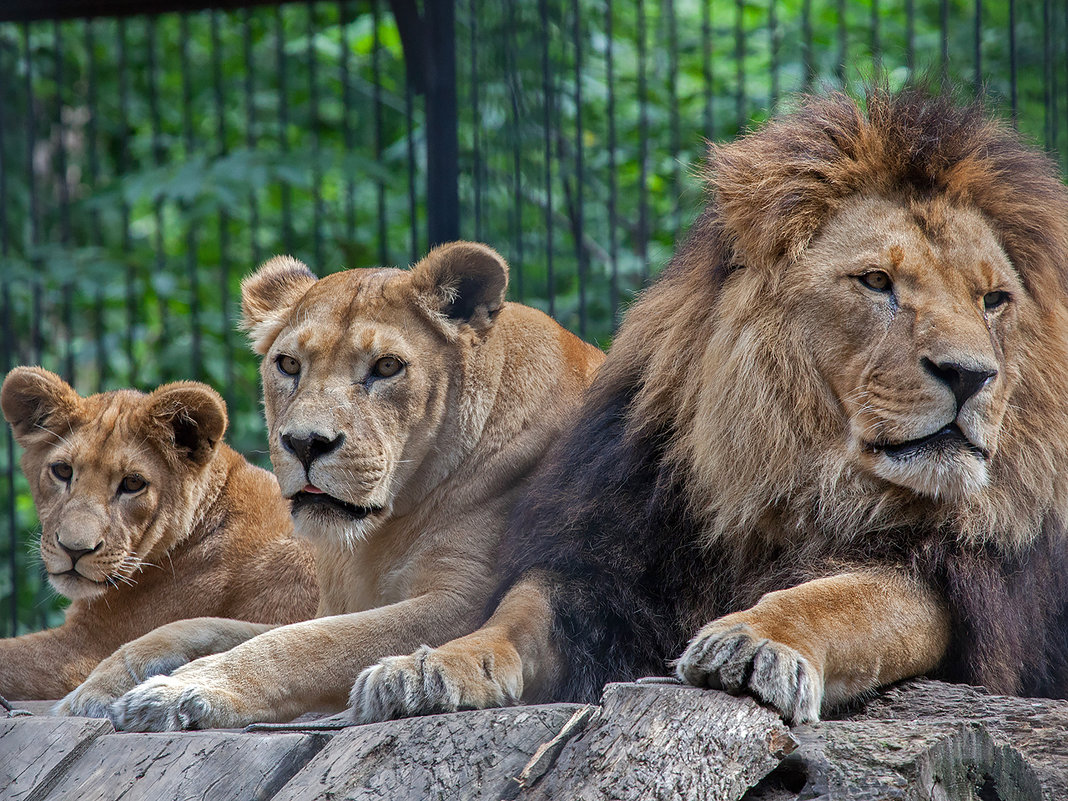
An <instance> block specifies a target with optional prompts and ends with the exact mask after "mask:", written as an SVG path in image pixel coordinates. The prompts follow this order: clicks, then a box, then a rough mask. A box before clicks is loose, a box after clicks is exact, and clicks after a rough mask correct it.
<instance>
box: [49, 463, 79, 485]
mask: <svg viewBox="0 0 1068 801" xmlns="http://www.w3.org/2000/svg"><path fill="white" fill-rule="evenodd" d="M49 469H50V470H51V471H52V475H54V476H55V477H56V478H58V479H59V480H60V481H64V482H66V481H70V479H71V476H73V475H74V468H73V467H71V466H70V465H69V464H67V463H66V462H53V463H52V464H50V465H49Z"/></svg>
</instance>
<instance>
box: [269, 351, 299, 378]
mask: <svg viewBox="0 0 1068 801" xmlns="http://www.w3.org/2000/svg"><path fill="white" fill-rule="evenodd" d="M274 363H275V364H277V365H278V369H279V370H280V371H281V372H282V373H284V374H285V375H290V376H292V375H297V374H298V373H299V372H300V362H298V361H297V360H296V359H294V358H293V357H292V356H286V355H285V354H284V353H283V354H282V355H281V356H279V357H278V358H277V359H275V360H274Z"/></svg>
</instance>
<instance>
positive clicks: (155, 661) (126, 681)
mask: <svg viewBox="0 0 1068 801" xmlns="http://www.w3.org/2000/svg"><path fill="white" fill-rule="evenodd" d="M139 657H140V654H139V653H138V652H137V651H136V650H132V649H130V648H129V647H123V648H120V649H119V650H118V651H116V652H115V653H114V654H112V655H111V656H109V657H108V658H107V659H105V660H104V661H103V662H101V663H100V664H99V665H97V666H96V668H95V669H94V670H93V672H92V673H90V674H89V676H88V677H87V678H86V679H85V681H83V682H82V683H81V684H80V685H79V686H78V687H76V688H75V689H74V690H72V691H71V692H70V693H68V694H67V695H66V696H65V697H64V698H63V699H62V700H61V701H60V702H59V703H57V704H56V705H55V706H54V707H53V708H52V714H54V715H77V716H80V717H87V718H106V717H107V716H108V707H109V706H111V704H112V703H113V702H114V701H115V700H116V699H118V698H120V697H121V696H123V695H124V694H125V693H128V692H129V691H130V690H132V689H133V688H134V687H136V686H137V685H138V684H140V683H141V682H143V681H144V680H145V679H148V678H151V677H152V676H158V675H160V674H167V673H170V672H171V671H172V670H174V669H175V668H177V667H180V666H181V665H183V664H184V663H185V662H186V660H185V659H184V658H182V657H180V656H176V657H174V658H150V659H142V658H139Z"/></svg>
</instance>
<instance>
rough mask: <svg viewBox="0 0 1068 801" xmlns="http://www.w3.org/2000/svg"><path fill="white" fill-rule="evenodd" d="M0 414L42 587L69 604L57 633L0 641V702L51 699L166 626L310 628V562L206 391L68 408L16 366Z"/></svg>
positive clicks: (95, 398) (274, 494)
mask: <svg viewBox="0 0 1068 801" xmlns="http://www.w3.org/2000/svg"><path fill="white" fill-rule="evenodd" d="M0 406H2V407H3V412H4V417H5V419H6V420H7V421H8V422H9V423H10V424H11V427H12V430H13V431H14V434H15V440H16V441H17V442H18V443H19V444H20V445H21V446H22V447H23V448H25V452H24V453H23V455H22V470H23V472H24V473H25V475H26V479H27V480H28V481H29V484H30V492H31V493H32V494H33V500H34V503H35V504H36V505H37V513H38V516H39V517H40V520H41V559H42V561H43V562H44V566H45V569H46V570H47V571H48V580H49V582H50V583H51V584H52V586H53V587H54V588H55V589H56V590H57V591H58V592H59V593H61V594H62V595H65V596H67V597H68V598H70V599H72V601H73V603H72V604H71V605H70V608H69V609H68V610H67V617H66V620H65V621H64V622H63V624H62V625H61V626H59V627H58V628H54V629H49V630H47V631H40V632H36V633H33V634H24V635H22V636H21V637H12V638H9V639H4V640H0V693H2V694H4V695H6V696H7V697H9V698H18V699H41V698H59V697H60V696H62V695H63V694H64V693H67V692H70V691H71V690H73V689H74V688H75V687H77V686H78V684H79V683H80V682H82V681H83V680H84V679H85V677H86V676H88V675H89V672H90V671H91V670H92V669H93V668H94V667H96V665H97V663H98V662H100V660H102V659H103V658H104V657H106V656H107V655H108V654H110V653H111V652H112V651H114V650H115V649H116V648H117V647H118V646H120V645H122V644H123V643H125V642H127V641H129V640H132V639H134V638H135V637H139V636H140V635H142V634H145V633H146V632H148V631H151V630H152V629H154V628H156V627H157V626H160V625H162V624H164V623H167V622H168V621H172V620H177V619H179V618H189V617H198V616H203V615H218V616H221V617H227V618H239V619H240V620H242V621H252V622H246V623H242V624H239V625H241V626H244V627H246V628H247V629H248V630H249V631H266V630H267V629H268V628H270V626H269V625H263V624H272V623H292V622H294V621H297V620H305V619H307V618H308V617H310V616H311V615H312V614H314V612H315V605H316V599H317V597H318V591H317V588H316V585H315V573H314V570H313V566H312V558H311V555H310V553H309V551H308V549H307V548H306V547H305V546H303V545H302V544H301V543H300V542H299V541H298V540H296V539H295V538H293V537H292V536H291V534H292V525H291V524H290V522H289V514H288V512H289V510H288V504H287V503H286V501H285V500H284V499H283V498H282V494H281V492H280V491H279V489H278V482H277V481H275V479H274V476H272V475H271V474H270V473H268V472H267V471H266V470H261V469H260V468H258V467H253V466H252V465H250V464H248V462H246V461H245V460H244V459H243V458H242V457H241V456H239V455H238V454H237V453H235V452H234V451H233V450H231V449H230V448H229V447H228V446H227V445H226V444H225V443H224V442H223V441H222V437H223V433H224V432H225V430H226V422H227V421H226V406H225V405H224V404H223V400H222V398H220V397H219V395H218V393H216V392H215V391H214V390H213V389H211V388H210V387H207V386H205V385H203V384H197V383H193V382H182V383H177V384H167V385H166V386H162V387H160V388H159V389H157V390H156V391H155V392H152V393H150V394H148V395H145V394H142V393H140V392H134V391H130V390H122V391H118V392H106V393H103V394H100V395H92V396H90V397H88V398H82V397H79V396H78V394H77V393H76V392H75V391H74V390H73V389H72V388H71V387H70V386H69V385H68V384H67V383H66V382H65V381H63V379H61V378H60V377H59V376H57V375H55V374H54V373H50V372H48V371H47V370H42V369H40V368H38V367H16V368H15V369H14V370H12V371H11V372H10V373H8V375H7V378H6V379H5V380H4V384H3V388H2V390H0ZM196 655H199V654H198V650H197V647H196V646H195V644H194V645H192V646H191V650H190V652H189V655H188V656H187V657H186V658H187V659H188V658H191V657H192V656H196ZM157 669H163V668H162V667H158V668H157Z"/></svg>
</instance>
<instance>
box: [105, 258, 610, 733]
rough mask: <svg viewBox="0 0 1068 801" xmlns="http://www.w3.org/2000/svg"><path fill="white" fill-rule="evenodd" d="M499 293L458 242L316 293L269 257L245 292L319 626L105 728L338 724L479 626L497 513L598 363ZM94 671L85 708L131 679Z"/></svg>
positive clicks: (499, 268)
mask: <svg viewBox="0 0 1068 801" xmlns="http://www.w3.org/2000/svg"><path fill="white" fill-rule="evenodd" d="M507 282H508V270H507V266H506V265H505V263H504V261H503V260H502V259H501V257H500V256H499V255H498V254H497V253H496V252H495V251H493V250H491V249H490V248H488V247H485V246H483V245H477V244H471V243H454V244H451V245H445V246H442V247H439V248H437V249H435V250H433V251H431V253H430V254H429V255H428V256H427V257H426V258H425V259H423V260H422V261H421V262H419V263H418V264H416V265H415V266H414V267H413V268H412V269H411V270H409V271H402V270H393V269H383V270H373V269H363V270H349V271H347V272H341V273H336V274H334V275H329V276H327V277H325V278H322V279H316V277H315V276H314V275H312V273H311V272H309V270H308V268H307V267H305V266H304V265H303V264H301V263H300V262H298V261H296V260H295V259H292V258H288V257H278V258H275V259H272V260H271V261H269V262H267V263H266V264H265V265H264V266H263V267H261V268H260V269H259V270H258V271H257V272H256V273H254V274H253V275H251V276H250V277H248V278H247V279H246V280H245V282H244V283H243V285H242V308H243V311H244V325H245V327H246V328H247V330H248V331H249V333H250V336H251V340H252V345H253V348H254V349H255V350H256V352H257V353H259V354H260V355H261V356H263V362H262V366H261V373H262V377H263V392H264V409H265V412H266V417H267V427H268V430H269V433H270V448H271V460H272V462H273V463H274V467H275V472H276V474H277V476H278V480H279V482H280V484H281V486H282V491H283V493H284V494H285V496H286V497H287V498H290V499H291V500H292V502H293V515H294V520H295V523H296V528H297V531H298V532H299V533H300V534H301V535H303V536H304V537H306V538H308V539H309V540H311V541H312V542H313V543H314V545H315V548H316V551H317V558H316V562H317V565H318V571H319V581H320V586H321V588H322V598H321V601H320V605H319V615H320V618H319V619H318V620H313V621H308V622H305V623H297V624H294V625H292V626H285V627H282V628H277V629H274V630H273V631H270V632H268V633H266V634H262V635H260V636H258V637H255V638H254V639H251V640H249V641H248V642H245V643H243V644H241V645H238V646H237V647H235V648H233V649H232V650H229V651H226V652H224V653H220V654H217V655H213V656H206V657H204V658H202V659H198V660H196V661H195V662H192V663H190V664H188V665H185V666H184V667H181V668H179V669H178V670H176V671H174V673H173V674H172V675H169V676H156V677H154V678H152V679H150V680H148V681H146V682H145V683H143V684H141V685H140V686H138V687H136V688H135V689H133V690H132V691H130V692H128V693H127V694H125V695H124V696H122V697H121V698H119V699H118V700H116V701H115V702H114V703H113V704H112V705H111V707H110V712H109V714H110V716H111V718H112V719H113V720H114V721H115V722H116V724H117V725H119V726H120V727H123V728H127V729H150V730H154V729H178V728H204V727H212V726H240V725H243V724H246V723H250V722H252V721H280V720H289V719H291V718H293V717H295V716H296V715H299V714H301V713H303V712H305V711H308V710H338V709H341V708H343V707H344V706H345V704H346V702H347V699H348V694H349V690H350V688H351V686H352V683H353V681H354V680H355V679H356V676H357V675H358V674H359V672H360V670H361V669H363V668H364V667H366V666H367V665H369V664H371V663H373V662H374V661H375V660H377V659H379V658H381V657H383V656H386V655H387V654H390V653H396V652H397V651H403V650H410V649H413V648H415V647H416V646H419V645H421V644H430V645H440V644H441V643H443V642H446V641H447V640H450V639H452V638H454V637H457V636H459V635H461V634H466V633H467V632H469V631H472V630H473V629H474V628H475V627H476V626H477V625H478V624H479V623H480V622H481V620H482V613H483V609H484V607H485V604H486V602H487V600H488V598H489V594H490V592H491V591H492V590H493V587H494V586H495V584H496V582H497V571H496V555H497V545H498V540H499V538H500V535H501V532H502V530H503V528H504V522H505V518H506V516H507V514H508V513H509V510H510V509H511V507H512V504H513V503H514V501H515V498H516V497H517V495H518V493H519V492H520V490H521V488H522V486H523V484H524V482H525V481H526V479H527V477H528V476H529V475H530V473H531V471H532V470H533V469H534V468H535V467H536V466H537V464H538V463H539V461H540V460H541V458H542V454H543V453H544V452H545V450H546V448H547V447H548V446H549V444H550V443H552V442H553V440H554V439H556V438H557V437H558V436H559V435H560V433H561V432H562V431H563V430H564V429H565V428H566V426H567V422H568V416H569V412H570V411H572V410H573V409H574V408H575V407H576V406H577V404H578V401H579V398H580V397H581V395H582V393H583V391H584V389H585V388H586V386H587V385H588V383H589V382H590V381H591V379H592V377H593V374H594V372H595V370H596V369H597V367H598V365H599V364H600V363H601V361H602V359H603V358H604V357H603V354H602V353H601V352H600V351H599V350H598V349H596V348H594V347H592V346H590V345H587V344H585V343H583V342H582V341H581V340H579V339H578V338H576V337H575V336H573V335H572V334H570V333H568V332H567V331H565V330H564V329H563V328H561V327H560V326H559V325H557V324H556V323H555V322H553V321H552V320H551V319H550V318H549V317H547V316H546V315H544V314H542V313H541V312H539V311H536V310H535V309H531V308H528V307H526V306H520V305H517V304H514V303H505V302H504V296H505V289H506V287H507ZM220 627H221V628H222V629H223V630H225V624H221V623H216V624H213V625H212V626H205V628H204V629H203V630H202V631H200V632H192V633H190V635H189V636H199V637H201V638H202V639H212V638H213V637H215V634H214V633H213V632H217V631H219V630H220ZM149 636H150V637H152V636H153V635H149ZM158 647H159V649H160V650H161V652H163V653H165V654H166V655H167V656H168V657H169V656H170V654H171V653H172V652H173V651H174V650H176V649H177V650H179V651H180V650H181V645H180V643H179V644H178V645H177V646H175V645H173V644H171V645H168V644H167V643H166V642H162V641H160V642H158ZM485 669H486V670H487V671H490V672H492V671H493V670H494V666H493V664H492V663H487V664H486V665H485ZM105 673H107V675H103V676H94V677H92V678H90V681H89V682H87V687H88V686H90V685H95V686H98V687H100V688H103V689H102V690H101V692H100V693H98V694H97V695H96V698H95V702H96V703H100V702H103V701H106V700H110V699H109V693H111V692H112V691H113V688H115V687H116V686H118V685H119V684H121V683H122V682H123V681H126V682H128V681H129V678H128V675H126V674H124V671H123V669H122V668H121V667H119V666H114V669H112V670H109V671H105Z"/></svg>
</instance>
